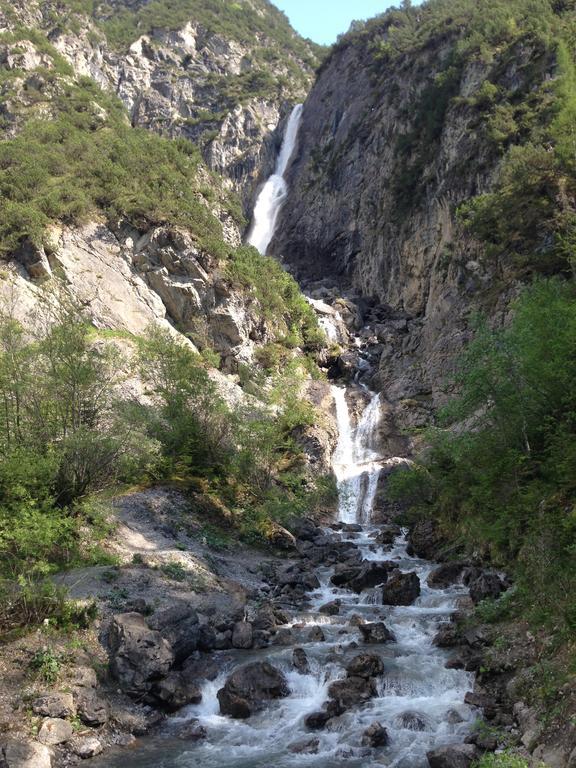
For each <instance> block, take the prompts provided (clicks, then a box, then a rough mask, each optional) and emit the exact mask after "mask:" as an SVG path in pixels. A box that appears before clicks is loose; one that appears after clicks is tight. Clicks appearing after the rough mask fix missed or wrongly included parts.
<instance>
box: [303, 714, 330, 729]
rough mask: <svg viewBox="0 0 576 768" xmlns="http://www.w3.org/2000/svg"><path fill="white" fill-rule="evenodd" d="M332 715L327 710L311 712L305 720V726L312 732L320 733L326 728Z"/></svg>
mask: <svg viewBox="0 0 576 768" xmlns="http://www.w3.org/2000/svg"><path fill="white" fill-rule="evenodd" d="M331 717H332V715H331V714H330V713H329V712H327V711H325V710H318V712H311V713H310V714H309V715H306V717H305V718H304V725H305V726H306V728H308V730H310V731H319V730H321V729H322V728H324V727H325V725H326V723H327V722H328V720H330V718H331Z"/></svg>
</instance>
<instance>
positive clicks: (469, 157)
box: [272, 19, 554, 422]
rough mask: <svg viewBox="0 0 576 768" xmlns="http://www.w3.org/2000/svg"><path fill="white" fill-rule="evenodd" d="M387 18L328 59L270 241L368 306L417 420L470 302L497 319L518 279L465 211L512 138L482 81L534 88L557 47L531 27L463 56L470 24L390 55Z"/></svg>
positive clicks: (397, 391)
mask: <svg viewBox="0 0 576 768" xmlns="http://www.w3.org/2000/svg"><path fill="white" fill-rule="evenodd" d="M414 23H415V24H416V28H417V25H418V23H419V22H418V20H417V19H416V21H415V22H414ZM390 29H391V27H390V21H386V20H383V21H382V22H381V23H380V24H376V25H374V28H373V29H368V30H367V31H365V32H364V33H363V34H356V35H354V34H353V35H350V36H348V37H347V38H344V40H343V41H342V42H341V43H340V44H339V45H338V46H337V47H336V49H335V50H334V52H333V53H332V55H331V56H330V58H329V60H328V61H327V63H326V64H325V65H324V66H323V68H322V71H321V73H320V75H319V78H318V80H317V82H316V84H315V85H314V87H313V89H312V91H311V94H310V96H309V98H308V100H307V101H306V104H305V107H304V111H303V119H302V127H301V131H300V137H299V149H298V152H297V155H296V156H295V157H294V159H293V163H292V165H291V167H290V169H289V187H290V194H289V197H288V200H287V203H286V204H285V206H284V208H283V210H282V212H281V215H280V222H279V226H278V231H277V236H276V238H275V241H274V242H273V243H272V250H273V252H274V254H275V255H276V256H278V257H279V258H281V259H282V260H283V261H284V262H285V263H286V264H287V265H288V266H289V268H290V269H291V270H292V271H293V272H294V273H295V274H296V275H297V276H298V278H299V279H300V280H301V281H302V282H304V283H306V284H308V285H309V286H310V288H312V289H314V288H316V289H318V288H319V287H321V286H324V287H325V288H326V286H328V287H330V285H336V286H337V289H338V291H345V292H348V294H349V295H351V296H354V295H356V296H359V297H361V299H362V302H361V303H363V304H364V306H365V308H369V307H370V306H372V309H371V310H369V311H368V312H367V314H366V315H365V319H366V320H367V321H368V322H370V324H371V325H372V328H373V330H374V337H373V339H372V350H373V353H374V355H375V356H376V357H377V358H379V359H380V363H379V370H378V373H377V374H376V376H375V377H374V385H375V386H377V387H379V388H381V389H383V390H384V391H385V393H386V394H387V396H388V397H389V398H390V399H391V400H395V401H397V402H399V401H401V402H402V403H403V405H406V404H407V403H408V405H407V407H408V409H409V410H410V408H411V409H412V411H413V413H412V416H411V417H410V418H409V419H408V421H412V422H414V420H415V419H416V421H418V418H419V417H417V416H416V417H415V416H414V414H415V413H417V412H418V411H419V410H420V409H421V408H422V406H424V407H425V410H427V409H428V408H429V407H435V406H437V405H438V404H439V403H441V402H442V401H443V399H444V396H445V391H444V389H445V384H444V379H445V376H446V373H447V372H448V371H449V370H450V368H451V366H452V362H453V359H454V355H455V353H456V352H458V350H459V349H460V348H461V347H462V344H463V343H464V342H465V340H466V339H467V338H468V336H469V318H470V315H471V314H472V313H474V312H475V311H476V310H481V311H488V312H489V314H490V316H491V317H492V318H493V319H494V320H495V321H496V322H498V321H500V320H501V319H502V317H503V316H504V315H505V313H506V307H507V305H508V302H509V298H510V296H511V295H513V294H514V292H515V290H516V288H515V285H516V281H515V279H514V278H513V277H511V276H509V275H508V276H506V275H505V277H507V278H508V279H506V280H504V281H503V280H502V276H503V275H502V269H503V267H502V265H501V263H500V262H499V259H498V258H493V259H492V260H491V261H489V260H487V259H484V258H482V248H481V247H480V245H479V243H478V242H477V241H475V240H474V239H473V238H472V237H471V236H470V235H469V234H468V233H467V232H466V231H465V230H464V229H463V227H462V226H461V225H460V223H459V220H458V217H457V214H456V212H457V209H458V207H459V206H460V204H462V203H463V202H464V201H466V200H468V199H469V198H472V197H474V196H476V195H479V194H482V193H484V192H486V191H488V190H490V189H492V188H493V185H494V183H495V181H496V180H497V178H498V172H499V166H500V163H501V159H502V147H499V146H498V145H497V144H496V143H495V141H494V138H493V136H492V122H491V121H493V119H494V118H493V114H494V109H495V106H494V103H493V102H490V99H488V100H487V101H486V99H485V94H486V92H487V91H488V90H490V92H492V89H494V92H497V93H499V94H506V98H507V99H510V100H513V99H516V100H518V99H521V98H525V97H526V94H527V93H529V92H530V91H532V92H538V89H539V88H543V87H545V84H546V82H547V81H549V80H550V78H551V76H552V75H553V72H554V57H553V56H552V55H551V54H550V51H548V50H546V48H545V47H543V46H542V45H540V43H539V42H537V41H535V40H533V39H532V38H530V37H529V36H520V37H519V38H518V39H515V40H514V41H510V43H509V44H508V46H505V47H503V48H501V49H500V50H498V51H497V50H495V51H493V52H491V53H490V56H482V55H480V53H478V52H476V51H474V50H472V51H470V52H467V53H466V54H464V55H461V54H460V53H459V50H460V48H461V47H462V43H463V40H464V38H465V37H466V34H469V30H466V28H457V29H449V30H448V31H447V32H446V31H443V32H442V33H441V34H440V33H438V34H434V35H432V36H429V37H428V38H427V39H426V40H425V42H424V43H423V44H421V45H411V46H409V49H408V50H405V51H403V50H398V51H395V52H394V54H393V55H392V54H390V52H389V51H388V48H389V46H390V43H389V40H390V38H391V32H390ZM383 51H384V52H383ZM318 295H319V296H322V295H325V296H327V295H329V292H328V293H327V292H326V291H324V294H323V293H322V290H320V291H319V293H318Z"/></svg>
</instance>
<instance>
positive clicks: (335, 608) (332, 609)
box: [318, 600, 342, 616]
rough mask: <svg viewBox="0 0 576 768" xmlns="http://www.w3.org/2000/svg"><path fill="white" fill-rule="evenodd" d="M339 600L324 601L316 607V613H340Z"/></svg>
mask: <svg viewBox="0 0 576 768" xmlns="http://www.w3.org/2000/svg"><path fill="white" fill-rule="evenodd" d="M341 605H342V601H341V600H332V601H331V602H330V603H325V604H324V605H321V606H320V608H318V613H323V614H324V615H325V616H338V614H339V613H340V606H341Z"/></svg>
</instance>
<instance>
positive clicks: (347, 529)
mask: <svg viewBox="0 0 576 768" xmlns="http://www.w3.org/2000/svg"><path fill="white" fill-rule="evenodd" d="M340 530H342V531H344V533H362V526H361V525H359V524H358V523H342V526H341V529H340Z"/></svg>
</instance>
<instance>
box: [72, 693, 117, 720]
mask: <svg viewBox="0 0 576 768" xmlns="http://www.w3.org/2000/svg"><path fill="white" fill-rule="evenodd" d="M76 709H77V711H78V715H79V717H80V720H82V722H83V723H84V724H85V725H90V726H92V727H98V726H100V725H104V723H107V722H108V718H109V716H110V709H109V706H108V702H107V701H106V700H105V699H102V698H100V696H98V694H97V693H96V692H95V691H93V690H91V689H88V690H81V691H79V692H78V695H77V697H76Z"/></svg>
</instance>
